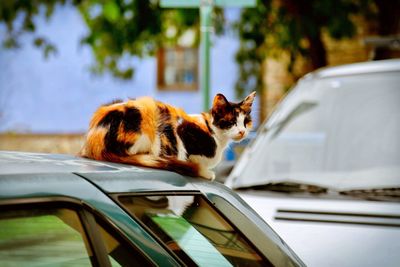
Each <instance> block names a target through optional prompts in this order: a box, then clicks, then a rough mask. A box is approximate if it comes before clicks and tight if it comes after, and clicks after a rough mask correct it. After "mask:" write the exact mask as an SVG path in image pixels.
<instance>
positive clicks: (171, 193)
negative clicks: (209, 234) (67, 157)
mask: <svg viewBox="0 0 400 267" xmlns="http://www.w3.org/2000/svg"><path fill="white" fill-rule="evenodd" d="M109 196H110V197H111V198H112V199H113V200H114V201H115V202H116V203H117V204H118V205H119V206H120V207H121V208H122V209H123V210H124V211H125V212H126V213H127V214H129V216H131V217H132V219H133V220H135V221H136V222H137V223H138V224H139V225H140V226H142V227H143V229H145V231H146V232H148V233H149V234H150V235H151V236H152V237H153V238H154V239H155V240H157V242H158V243H159V244H160V245H161V246H162V247H163V248H164V249H165V250H166V251H168V252H169V253H170V254H171V255H172V256H173V257H174V258H175V259H176V260H177V261H179V262H180V263H181V264H182V265H184V266H186V265H187V264H188V263H187V262H186V263H185V262H184V260H183V259H182V257H181V256H179V255H177V254H176V253H175V252H173V251H172V250H171V249H170V248H169V247H168V246H167V244H166V243H165V242H164V241H163V240H161V238H160V237H159V236H158V235H157V234H155V233H154V232H153V230H151V229H150V227H149V226H147V225H146V224H145V223H144V222H143V221H142V220H141V219H139V218H137V216H136V215H135V214H133V212H131V211H130V210H129V209H128V208H127V207H126V206H124V204H123V203H122V202H121V200H120V198H124V197H143V196H147V197H152V196H166V197H168V196H172V197H173V196H199V197H201V199H202V200H203V201H205V202H206V203H207V205H208V206H209V207H211V208H212V210H213V211H215V212H216V213H217V214H218V215H219V216H220V217H221V218H222V219H223V220H224V221H225V222H226V223H228V224H229V225H230V226H231V227H232V228H233V229H234V231H235V232H236V233H238V235H239V236H240V237H242V238H243V239H244V240H245V241H246V242H247V244H248V245H249V246H250V247H251V249H253V250H254V252H256V254H257V255H258V256H260V257H261V259H262V261H263V262H266V263H269V264H270V265H271V266H273V264H272V262H271V260H270V259H268V257H267V256H266V255H265V254H264V253H263V252H262V250H261V249H260V248H259V247H258V246H257V245H256V244H255V242H254V241H253V240H251V239H249V238H248V237H247V236H246V235H245V234H244V232H243V231H242V229H244V228H243V227H242V226H243V225H246V226H247V227H248V226H251V225H250V224H249V223H243V225H241V226H238V225H236V223H234V222H233V221H232V220H231V219H230V218H229V217H228V216H227V215H226V214H224V212H223V211H221V210H220V208H219V207H218V206H217V205H215V203H213V202H212V201H211V200H210V199H209V198H208V197H207V196H206V195H204V194H203V193H202V192H200V191H191V190H187V191H144V192H128V193H111V194H109ZM221 200H222V201H225V202H226V201H227V200H226V199H224V198H221ZM226 205H228V203H227V204H226ZM238 213H240V211H239V210H236V214H238ZM188 257H189V256H188ZM190 260H191V261H192V263H193V264H194V266H197V265H196V264H195V262H194V261H193V259H190ZM189 265H190V266H191V264H190V261H189Z"/></svg>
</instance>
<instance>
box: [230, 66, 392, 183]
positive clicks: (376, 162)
mask: <svg viewBox="0 0 400 267" xmlns="http://www.w3.org/2000/svg"><path fill="white" fill-rule="evenodd" d="M399 86H400V72H387V73H372V74H371V73H369V74H360V75H348V76H338V77H329V78H327V77H326V78H317V79H307V78H306V79H304V80H302V81H301V82H299V84H298V85H297V86H296V88H295V89H294V90H292V92H291V93H290V94H289V95H288V97H287V98H286V99H285V100H284V101H283V103H282V104H281V105H280V107H279V108H278V109H277V110H276V112H275V113H274V114H273V115H272V116H271V118H270V119H269V120H268V122H267V123H266V124H264V125H263V126H261V127H262V128H261V129H260V131H259V134H258V136H257V138H256V139H255V140H254V142H253V143H252V144H251V145H250V147H249V148H248V149H247V150H246V151H245V153H244V154H243V156H242V157H241V159H240V160H239V162H238V164H237V165H236V167H235V168H234V170H233V171H232V173H231V176H230V177H229V179H228V180H231V183H232V186H233V187H235V188H239V187H249V186H254V185H263V184H276V183H293V184H301V185H303V184H306V185H307V184H308V185H318V186H321V187H327V188H334V189H337V190H354V189H371V188H398V187H400V87H399Z"/></svg>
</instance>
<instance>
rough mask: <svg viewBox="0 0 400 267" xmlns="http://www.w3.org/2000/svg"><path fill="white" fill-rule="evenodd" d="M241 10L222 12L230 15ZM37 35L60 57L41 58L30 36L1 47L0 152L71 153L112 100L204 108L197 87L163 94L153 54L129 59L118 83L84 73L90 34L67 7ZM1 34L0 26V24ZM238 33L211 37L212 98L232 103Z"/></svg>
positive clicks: (39, 20) (40, 27)
mask: <svg viewBox="0 0 400 267" xmlns="http://www.w3.org/2000/svg"><path fill="white" fill-rule="evenodd" d="M239 12H240V10H239V9H227V10H226V13H225V14H226V19H227V20H228V21H232V20H235V19H236V18H237V17H238V16H239ZM36 22H37V23H36V25H37V27H36V32H35V35H36V36H44V37H46V38H47V39H49V40H50V41H51V42H53V43H54V44H55V46H56V47H57V50H58V52H57V54H56V55H55V56H50V57H49V58H48V59H47V60H45V59H44V56H43V53H42V52H41V51H40V50H39V49H36V48H34V46H33V45H32V44H33V36H32V35H30V34H25V35H23V36H22V38H21V44H22V47H21V48H20V49H17V50H4V49H3V48H0V150H20V151H37V152H52V153H69V154H76V153H77V152H78V151H79V149H80V146H81V144H82V142H83V134H84V132H85V131H86V130H87V127H88V124H89V120H90V117H91V115H92V114H93V112H94V111H95V110H96V108H97V107H98V106H100V105H102V104H104V103H108V102H110V101H111V100H113V99H127V98H134V97H138V96H143V95H147V96H152V97H154V98H156V99H158V100H161V101H164V102H167V103H170V104H173V105H176V106H178V107H181V108H183V109H184V110H185V111H187V112H188V113H199V112H202V107H203V105H202V95H201V92H200V91H199V90H197V91H195V92H190V91H187V92H178V91H170V92H165V91H163V92H161V91H159V90H158V89H157V73H156V71H157V62H156V59H155V58H152V57H149V58H144V59H138V58H126V60H127V61H130V62H133V64H134V67H135V74H134V78H133V79H132V80H130V81H120V80H116V79H115V78H113V77H111V76H110V75H109V74H106V75H104V76H102V77H95V76H93V75H92V74H91V73H90V72H89V71H88V69H89V67H90V64H91V63H92V62H93V58H92V55H91V52H90V49H89V48H88V47H84V46H81V45H80V44H79V42H80V39H81V38H82V37H83V35H84V34H85V32H86V31H87V29H86V26H85V24H84V22H83V20H82V18H81V16H80V14H79V13H78V12H77V11H76V10H75V9H74V8H73V7H71V6H64V7H57V8H56V10H55V11H54V14H53V16H52V17H51V18H50V20H49V21H47V20H46V19H45V18H44V17H42V18H36ZM0 34H1V35H2V34H5V28H4V27H2V26H0ZM238 45H239V43H238V40H237V37H235V36H234V34H233V33H232V32H229V31H228V32H227V33H226V34H225V35H223V36H213V38H212V49H211V97H213V95H215V94H216V93H223V94H225V95H226V96H227V98H228V99H230V100H235V99H234V98H235V97H234V96H235V93H234V84H235V81H236V77H237V66H236V63H235V58H234V56H235V52H236V50H237V48H238Z"/></svg>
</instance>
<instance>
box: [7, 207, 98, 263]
mask: <svg viewBox="0 0 400 267" xmlns="http://www.w3.org/2000/svg"><path fill="white" fill-rule="evenodd" d="M82 233H83V229H82V225H81V223H80V220H79V218H78V216H77V214H76V213H75V212H74V211H72V210H69V209H52V210H39V209H34V210H20V211H2V212H1V213H0V266H3V267H6V266H91V261H90V256H89V255H92V253H91V252H89V253H88V251H90V249H89V247H88V246H86V245H85V241H84V239H83V234H82Z"/></svg>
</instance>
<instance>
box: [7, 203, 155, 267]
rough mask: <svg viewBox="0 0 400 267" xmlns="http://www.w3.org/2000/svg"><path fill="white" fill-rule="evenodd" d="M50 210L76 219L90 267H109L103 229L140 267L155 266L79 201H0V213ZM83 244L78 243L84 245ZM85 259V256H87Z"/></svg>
mask: <svg viewBox="0 0 400 267" xmlns="http://www.w3.org/2000/svg"><path fill="white" fill-rule="evenodd" d="M16 209H18V210H35V209H36V210H38V209H41V210H52V209H53V210H54V209H68V210H71V211H73V212H74V213H75V214H76V216H77V217H78V219H79V222H80V224H81V226H82V230H83V232H82V233H80V234H81V237H82V238H83V239H85V238H86V240H87V242H88V244H85V245H88V246H89V247H90V249H91V251H92V253H93V256H92V258H90V262H91V264H92V266H104V267H111V262H110V259H109V253H108V252H107V248H106V244H105V240H104V237H103V236H102V234H101V232H100V227H101V228H103V229H104V230H105V231H106V232H107V233H108V234H109V235H111V236H112V237H113V238H114V239H116V240H117V241H118V243H120V244H121V245H123V246H124V247H125V248H127V249H128V250H129V251H130V252H132V253H135V255H138V256H139V257H140V258H141V259H143V260H145V261H146V262H145V263H143V264H147V265H144V266H157V265H156V264H155V262H154V261H153V260H152V259H150V258H149V257H148V256H147V255H146V254H145V253H144V252H143V251H142V250H141V249H140V248H139V247H137V246H135V245H134V244H133V243H132V242H131V241H129V239H128V238H127V237H126V236H125V234H124V233H123V232H122V231H121V230H120V229H119V228H118V227H116V226H115V224H114V223H113V222H112V221H111V220H109V219H108V218H107V217H106V216H105V215H103V214H102V213H101V212H99V211H97V210H96V209H95V208H93V207H91V206H89V205H88V204H86V203H85V202H83V201H80V200H78V199H74V198H71V197H59V196H54V197H34V198H24V199H19V198H17V199H1V200H0V211H7V210H8V211H14V210H16ZM85 242H86V241H85V240H82V243H83V244H84V243H85ZM88 257H89V254H88Z"/></svg>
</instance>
